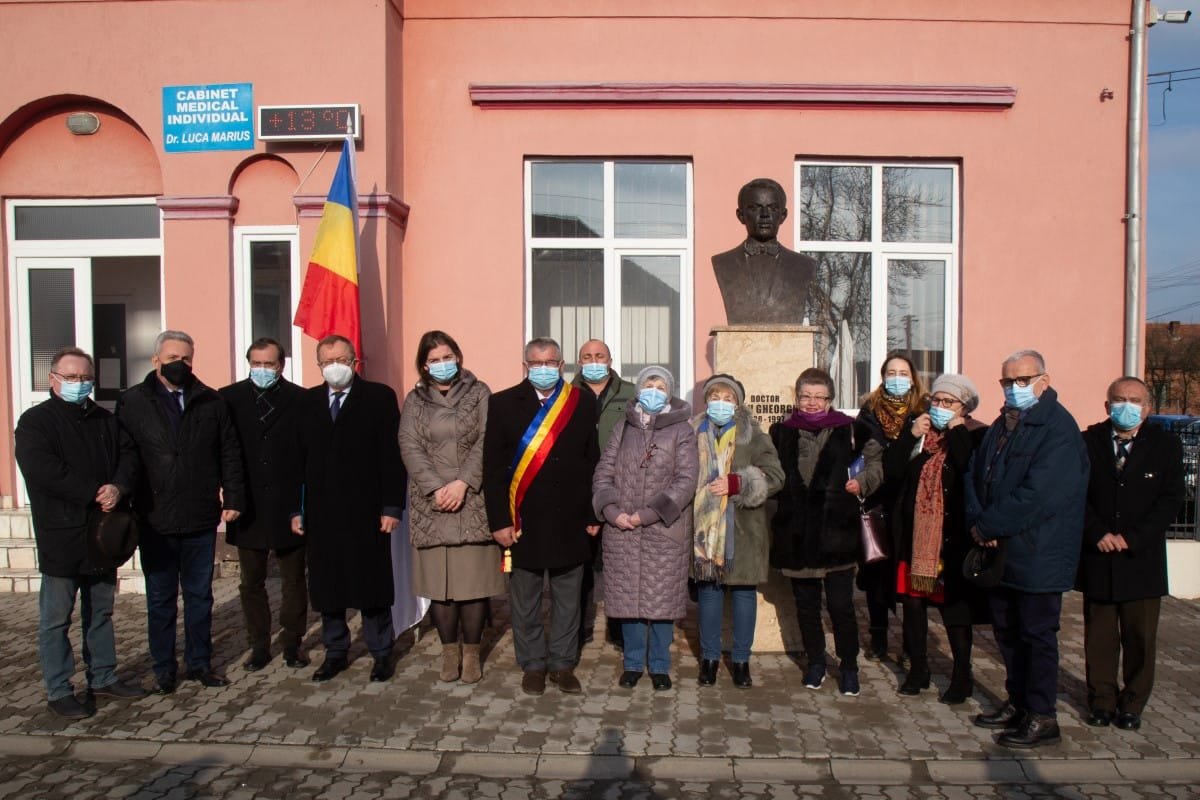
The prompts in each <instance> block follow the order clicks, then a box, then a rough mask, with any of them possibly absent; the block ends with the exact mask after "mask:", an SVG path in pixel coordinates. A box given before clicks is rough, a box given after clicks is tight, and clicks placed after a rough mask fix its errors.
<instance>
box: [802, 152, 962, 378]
mask: <svg viewBox="0 0 1200 800" xmlns="http://www.w3.org/2000/svg"><path fill="white" fill-rule="evenodd" d="M812 166H817V167H870V168H871V239H870V241H866V242H826V241H806V240H803V239H801V238H800V231H801V217H802V215H801V214H800V211H799V210H798V207H799V203H800V197H801V194H800V188H801V187H800V172H801V168H802V167H812ZM885 167H902V168H922V167H928V168H935V169H949V170H951V184H950V185H951V192H952V200H951V225H950V241H949V242H887V241H884V239H883V170H884V168H885ZM792 192H793V197H794V198H795V203H794V206H795V207H796V208H797V210H796V212H795V214H793V217H792V236H793V241H794V242H795V243H796V248H795V249H796V250H799V251H805V252H825V253H870V254H871V366H870V371H869V373H868V375H870V376H875V375H878V374H879V369H880V367H882V366H883V360H884V359H885V358H886V357H887V354H888V343H887V337H888V326H887V310H888V298H887V277H888V272H887V267H888V261H896V260H941V259H945V261H946V277H945V281H946V283H945V287H944V288H945V298H946V306H945V320H944V324H945V329H944V331H943V342H944V343H945V354H944V357H943V362H944V364H945V370H946V371H947V372H956V371H958V369H959V357H960V353H959V329H960V323H959V282H960V276H959V253H960V251H961V241H960V238H961V230H962V188H961V168H960V165H959V164H958V162H956V161H951V160H946V161H925V160H922V161H897V160H888V161H873V160H859V159H824V158H797V159H796V162H795V166H794V173H793V179H792ZM873 386H874V384H872V388H873Z"/></svg>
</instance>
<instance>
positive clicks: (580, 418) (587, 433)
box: [483, 338, 600, 695]
mask: <svg viewBox="0 0 1200 800" xmlns="http://www.w3.org/2000/svg"><path fill="white" fill-rule="evenodd" d="M524 366H525V374H526V379H525V380H523V381H521V382H520V383H519V384H517V385H516V386H513V387H511V388H509V389H505V390H504V391H502V392H498V393H496V394H494V395H492V398H491V400H490V402H489V404H488V421H487V433H486V434H485V436H484V445H483V491H484V499H485V501H486V504H487V512H488V524H489V525H490V526H491V528H492V536H493V537H494V538H495V539H496V541H497V542H499V543H500V545H501V546H502V547H504V548H506V549H507V551H508V552H509V553H510V554H511V559H512V575H511V577H510V580H509V596H510V601H511V607H512V626H513V646H514V649H515V650H516V654H517V663H518V664H520V665H521V669H522V670H523V671H524V673H525V675H524V677H523V679H522V680H521V689H522V690H523V691H524V692H525V693H526V694H534V695H539V694H542V693H543V692H544V691H545V690H546V678H547V673H549V678H550V680H551V681H552V682H554V683H556V684H558V687H559V689H561V690H562V691H564V692H567V693H571V694H574V693H578V692H582V691H583V687H582V686H581V685H580V683H579V679H578V678H577V677H575V665H576V664H577V663H579V616H580V607H579V606H580V588H581V585H582V580H583V565H584V562H586V561H587V560H588V558H589V557H590V556H591V547H590V545H589V543H588V536H595V535H596V534H597V533H598V532H599V530H600V526H599V525H598V524H597V523H596V520H595V516H594V515H593V513H592V507H591V494H592V472H593V471H594V470H595V468H596V462H597V461H598V460H599V458H600V452H599V447H598V446H597V444H596V400H595V396H594V395H593V393H592V392H589V391H584V390H581V389H578V388H576V387H574V386H571V385H570V384H567V383H566V382H565V381H563V378H562V350H561V348H560V347H559V346H558V343H557V342H555V341H554V340H553V339H545V338H541V339H534V340H532V341H531V342H529V344H527V345H525V357H524ZM543 411H544V412H545V413H544V414H543V413H542V412H543ZM534 429H538V430H540V431H541V432H542V433H549V435H548V436H546V437H545V438H544V439H541V438H535V439H534V440H533V442H532V443H531V445H530V448H529V449H530V450H531V452H529V454H528V455H529V456H530V459H529V464H528V469H524V468H522V467H521V466H519V465H518V464H517V463H516V462H518V461H521V458H520V456H521V454H523V453H525V452H526V449H527V448H526V447H523V446H522V439H523V437H525V435H526V433H527V432H531V431H533V430H534ZM538 441H541V442H543V445H542V446H541V447H538V446H537V442H538ZM514 468H516V469H515V470H514ZM514 476H515V478H516V483H517V485H518V487H520V488H519V491H518V496H517V501H516V508H515V509H514V508H512V507H510V500H509V487H510V485H512V484H513V483H514ZM522 476H523V477H524V480H523V481H522V480H521V479H522ZM514 511H515V514H514ZM547 576H549V580H550V595H551V599H550V631H549V643H548V644H547V640H546V631H545V630H544V629H543V626H542V587H543V584H544V582H545V580H546V578H547Z"/></svg>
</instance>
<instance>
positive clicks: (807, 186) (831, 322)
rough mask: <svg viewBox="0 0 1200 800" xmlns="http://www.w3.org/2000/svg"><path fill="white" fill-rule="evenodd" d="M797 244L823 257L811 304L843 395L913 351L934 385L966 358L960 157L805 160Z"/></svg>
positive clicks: (860, 389)
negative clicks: (961, 331)
mask: <svg viewBox="0 0 1200 800" xmlns="http://www.w3.org/2000/svg"><path fill="white" fill-rule="evenodd" d="M795 178H796V184H795V185H796V198H797V199H796V202H795V204H794V208H795V209H796V213H795V214H794V217H793V224H794V226H795V234H796V239H795V240H796V243H797V244H796V249H797V250H799V251H801V252H803V253H804V254H805V255H808V256H811V257H812V258H814V259H816V261H817V275H816V279H815V280H814V282H813V288H812V291H811V292H810V293H809V299H808V306H807V309H806V312H805V315H806V317H807V318H808V319H809V321H810V322H811V323H812V324H813V325H815V326H817V335H816V345H815V346H816V353H815V360H816V364H817V366H819V367H821V368H823V369H827V370H829V372H830V373H831V375H832V376H833V379H834V383H835V385H836V388H837V398H838V399H837V404H838V406H840V407H842V408H850V407H853V406H855V405H856V404H857V403H858V401H859V399H860V398H861V397H862V395H864V394H865V393H866V392H869V391H870V390H871V389H873V388H874V386H875V384H877V383H878V375H879V367H880V366H881V365H882V363H883V360H884V358H885V357H886V355H887V353H888V352H891V351H894V350H896V351H900V352H903V353H905V354H906V355H907V356H908V357H909V358H911V360H912V361H913V363H914V364H916V366H917V370H918V372H919V373H920V375H921V378H922V379H923V380H924V381H925V384H926V386H928V385H929V383H930V382H931V381H932V380H933V378H934V377H936V376H937V375H938V374H940V373H942V372H944V371H946V370H952V369H955V368H956V366H957V363H958V351H957V341H958V289H957V287H958V270H957V261H958V253H959V219H960V218H959V207H960V201H959V167H958V165H957V164H955V163H931V162H899V163H896V162H862V161H825V160H820V161H818V160H808V159H801V160H798V161H797V162H796V175H795Z"/></svg>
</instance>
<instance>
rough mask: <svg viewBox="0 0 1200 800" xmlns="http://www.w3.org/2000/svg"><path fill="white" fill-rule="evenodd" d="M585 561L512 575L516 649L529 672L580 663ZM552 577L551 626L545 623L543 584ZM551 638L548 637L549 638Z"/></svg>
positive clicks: (572, 665) (522, 667) (511, 594)
mask: <svg viewBox="0 0 1200 800" xmlns="http://www.w3.org/2000/svg"><path fill="white" fill-rule="evenodd" d="M583 569H584V568H583V565H582V564H580V565H579V566H575V567H560V568H559V569H548V570H530V569H521V568H520V567H517V568H515V569H513V571H512V574H511V575H509V581H508V595H509V601H510V611H511V614H512V629H513V649H514V650H515V651H516V654H517V663H518V664H520V665H521V669H522V670H524V671H525V672H535V671H540V670H547V669H548V670H551V671H554V670H560V669H573V668H574V667H575V665H576V664H578V663H579V601H580V587H581V584H582V582H583ZM547 576H549V579H550V630H549V634H548V635H547V631H546V629H545V628H544V627H543V625H542V587H543V586H544V584H545V581H546V578H547ZM547 639H548V641H547Z"/></svg>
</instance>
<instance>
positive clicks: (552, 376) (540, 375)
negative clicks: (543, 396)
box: [529, 366, 558, 392]
mask: <svg viewBox="0 0 1200 800" xmlns="http://www.w3.org/2000/svg"><path fill="white" fill-rule="evenodd" d="M529 382H530V383H532V384H533V386H534V388H536V389H540V390H542V391H543V392H548V391H550V390H551V389H553V388H554V387H555V386H556V385H557V384H558V367H547V366H540V367H530V368H529Z"/></svg>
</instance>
